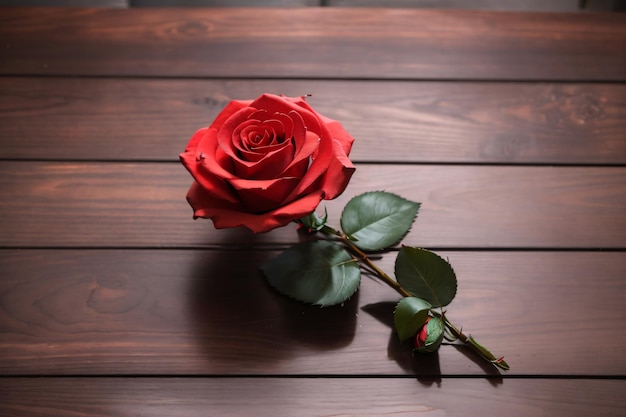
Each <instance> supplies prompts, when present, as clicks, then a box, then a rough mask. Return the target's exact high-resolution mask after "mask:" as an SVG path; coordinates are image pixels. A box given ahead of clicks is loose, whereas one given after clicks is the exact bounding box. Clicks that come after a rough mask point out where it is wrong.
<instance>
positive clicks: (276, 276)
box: [261, 240, 361, 307]
mask: <svg viewBox="0 0 626 417" xmlns="http://www.w3.org/2000/svg"><path fill="white" fill-rule="evenodd" d="M261 271H262V272H263V274H264V275H265V277H266V278H267V281H268V282H269V283H270V285H271V286H272V287H274V288H275V289H276V290H277V291H278V292H280V293H281V294H284V295H287V296H289V297H291V298H295V299H296V300H299V301H304V302H306V303H311V304H315V305H320V306H322V307H324V306H330V305H335V304H340V303H343V302H344V301H346V300H347V299H348V298H350V296H352V294H354V293H355V291H356V290H357V288H358V287H359V283H360V281H361V269H360V268H359V263H358V261H357V260H356V259H354V258H353V257H352V255H350V253H349V252H348V251H346V250H345V249H344V248H343V247H342V246H341V245H339V244H338V243H336V242H331V241H327V240H316V241H308V242H303V243H299V244H297V245H295V246H293V247H291V248H289V249H287V250H286V251H284V252H283V253H281V254H280V255H278V256H277V257H276V258H274V259H272V260H271V261H269V262H267V263H265V264H264V265H262V266H261Z"/></svg>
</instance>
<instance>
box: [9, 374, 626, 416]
mask: <svg viewBox="0 0 626 417" xmlns="http://www.w3.org/2000/svg"><path fill="white" fill-rule="evenodd" d="M8 382H9V381H6V380H0V399H2V400H3V401H2V403H3V410H2V411H3V415H4V416H6V417H22V416H24V415H29V416H37V417H57V416H59V415H71V416H76V417H105V416H106V417H108V416H136V415H140V416H151V417H152V416H164V415H165V416H177V417H179V416H180V417H196V416H199V415H200V416H204V415H219V416H259V417H274V416H276V415H289V416H294V417H310V416H312V415H313V416H336V415H340V416H383V417H385V416H389V417H398V416H400V417H413V416H416V415H422V414H424V415H428V414H431V415H454V416H469V415H472V416H483V415H494V416H505V415H509V416H513V415H514V416H524V417H541V416H545V415H550V416H554V417H570V416H573V415H583V414H582V413H581V412H580V410H581V409H588V410H593V413H594V414H593V415H594V416H597V417H609V416H618V415H621V412H622V411H623V409H622V408H621V407H620V406H619V404H620V403H619V398H620V397H621V396H622V394H623V383H622V381H611V380H549V379H548V380H541V379H540V380H535V379H512V380H507V381H505V382H504V383H502V382H498V381H491V380H482V379H443V380H433V379H422V380H420V381H419V382H418V381H414V380H410V379H402V378H400V379H390V378H373V379H344V378H341V379H327V378H317V379H315V378H313V379H307V378H298V379H297V380H296V381H294V379H292V378H271V379H267V378H236V379H231V378H215V379H198V378H192V379H180V378H175V379H166V380H163V379H154V378H142V379H134V378H106V379H98V380H94V379H93V378H71V379H66V378H63V379H61V380H59V379H54V378H52V379H51V378H43V379H36V380H33V379H15V380H12V381H11V382H13V383H11V384H9V383H8ZM34 391H37V394H38V395H37V401H33V398H32V393H33V392H34ZM76 392H81V393H84V395H80V396H77V395H75V393H76ZM234 393H236V396H235V394H234ZM581 393H584V395H581Z"/></svg>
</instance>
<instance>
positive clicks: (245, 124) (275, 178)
mask: <svg viewBox="0 0 626 417" xmlns="http://www.w3.org/2000/svg"><path fill="white" fill-rule="evenodd" d="M353 141H354V139H353V138H352V136H350V135H349V134H348V133H347V132H346V131H345V130H344V129H343V127H342V126H341V124H340V123H339V122H337V121H335V120H332V119H329V118H328V117H325V116H323V115H321V114H319V113H317V112H316V111H315V110H313V109H312V108H311V107H310V106H309V105H308V104H307V103H306V102H305V100H304V97H295V98H290V97H283V96H276V95H271V94H263V95H262V96H260V97H259V98H257V99H256V100H254V101H251V100H248V101H240V100H233V101H231V102H230V103H229V104H228V105H227V106H226V107H225V108H224V109H223V110H222V112H221V113H220V114H219V115H218V116H217V118H216V119H215V120H214V121H213V123H212V124H211V126H209V127H206V128H202V129H200V130H198V131H197V132H196V133H195V134H194V135H193V137H192V138H191V140H190V141H189V143H188V144H187V147H186V148H185V152H184V153H182V154H181V155H180V159H181V162H182V163H183V165H184V166H185V167H186V168H187V170H189V172H190V173H191V175H192V176H193V178H194V179H195V181H194V182H193V184H192V185H191V188H190V189H189V192H188V193H187V201H188V202H189V204H190V205H191V206H192V208H193V210H194V218H198V217H203V218H210V219H212V220H213V223H214V225H215V227H216V228H218V229H221V228H229V227H238V226H244V227H247V228H249V229H250V230H252V231H253V232H255V233H259V232H267V231H269V230H272V229H274V228H276V227H280V226H284V225H286V224H287V223H289V222H291V221H293V220H296V219H299V218H301V217H304V216H306V215H308V214H310V213H312V212H313V211H314V210H315V208H316V207H317V206H318V204H319V203H320V202H321V201H322V200H332V199H334V198H335V197H337V196H339V195H340V194H341V193H342V192H343V191H344V190H345V188H346V186H347V185H348V181H349V180H350V177H351V176H352V173H353V172H354V170H355V168H354V166H353V165H352V163H351V162H350V160H349V159H348V155H349V154H350V149H351V148H352V143H353Z"/></svg>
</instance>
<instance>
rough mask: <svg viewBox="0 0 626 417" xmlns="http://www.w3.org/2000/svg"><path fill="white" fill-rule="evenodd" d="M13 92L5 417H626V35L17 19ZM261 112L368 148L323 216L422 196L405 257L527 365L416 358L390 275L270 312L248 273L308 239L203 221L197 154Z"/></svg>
mask: <svg viewBox="0 0 626 417" xmlns="http://www.w3.org/2000/svg"><path fill="white" fill-rule="evenodd" d="M0 74H1V77H0V109H1V111H0V159H1V160H0V193H1V194H0V195H1V196H2V208H1V212H0V213H1V216H0V246H1V247H2V248H1V250H0V372H1V374H2V375H1V377H0V384H1V385H0V415H2V416H176V417H182V416H243V415H250V416H352V415H354V416H382V415H390V416H391V415H393V416H415V415H422V413H423V415H428V416H430V415H432V416H444V415H450V416H477V415H481V416H487V415H489V416H503V415H506V416H543V415H549V416H591V415H593V416H621V415H623V412H624V409H625V407H626V399H625V397H624V392H625V389H626V382H625V381H624V376H625V375H626V360H625V359H624V355H625V352H624V346H625V345H626V333H625V331H624V323H625V322H626V310H625V300H626V297H625V294H626V285H625V282H626V256H625V253H624V251H625V250H626V84H625V81H626V19H625V17H624V15H620V14H586V13H582V14H505V13H494V12H468V11H432V10H429V11H418V10H414V11H407V10H370V9H350V10H346V9H328V8H326V9H314V8H308V9H290V10H280V9H247V10H246V9H204V10H200V9H197V10H194V9H142V10H133V9H128V10H113V9H110V10H106V9H100V10H85V9H53V8H51V9H46V8H38V9H2V10H1V11H0ZM263 92H273V93H284V94H286V95H291V96H295V95H302V94H307V93H310V94H312V97H311V98H309V100H308V101H309V103H310V104H311V105H312V106H314V107H315V108H316V109H317V110H318V111H319V112H321V113H323V114H326V115H327V116H329V117H332V118H335V119H337V120H340V121H341V122H342V123H343V125H344V126H345V128H346V129H347V130H348V131H349V132H351V133H352V134H353V136H355V138H356V144H355V146H354V149H353V152H352V155H351V158H352V159H353V161H354V162H355V164H356V166H357V173H356V174H355V176H354V177H353V180H352V182H351V184H350V186H349V187H348V190H347V191H346V192H345V193H344V195H342V196H341V197H340V198H339V199H338V200H336V201H333V202H329V203H327V204H326V206H327V207H328V210H329V214H330V218H331V223H333V222H335V223H334V224H337V223H336V222H337V221H338V215H339V211H340V209H341V208H342V207H343V205H344V203H345V202H346V201H347V200H348V199H349V198H350V197H352V196H354V195H356V194H359V193H361V192H363V191H366V190H374V189H386V190H388V191H392V192H396V193H399V194H401V195H403V196H405V197H407V198H410V199H412V200H415V201H420V202H422V204H423V205H422V210H421V212H420V216H419V218H418V221H417V222H416V224H415V226H414V229H413V231H412V232H411V234H410V235H409V236H408V237H407V239H406V243H407V244H411V245H416V246H423V247H427V248H431V249H433V250H435V251H437V252H438V253H440V254H441V255H442V256H446V257H448V258H449V260H450V262H451V263H452V265H453V266H454V268H455V270H456V272H457V276H458V279H459V291H458V295H457V298H456V299H455V301H454V302H453V303H452V305H451V306H450V308H449V309H448V316H449V317H450V318H451V319H452V320H453V321H455V322H458V323H460V324H462V325H464V329H465V330H467V331H470V332H471V333H472V334H473V335H475V336H476V337H477V338H478V339H479V340H480V341H481V342H483V343H484V344H485V345H487V346H488V347H489V348H491V349H492V350H493V351H494V353H496V354H498V355H504V356H505V358H506V359H507V361H508V362H509V363H510V365H511V367H512V369H511V371H510V372H508V373H504V374H498V373H497V372H495V369H491V368H490V367H489V366H484V364H482V363H481V362H480V361H479V360H477V359H476V357H475V356H473V355H472V354H471V353H469V352H467V350H466V349H463V348H456V347H454V346H443V347H442V348H441V349H440V351H439V353H438V354H435V355H431V356H419V357H412V356H411V349H410V346H409V345H408V344H401V343H400V342H399V341H398V339H397V336H396V335H395V334H394V332H393V330H392V325H391V314H392V310H393V305H394V303H395V302H396V301H397V300H398V296H397V295H396V294H395V293H394V292H392V291H391V290H390V289H387V288H386V287H383V286H381V285H379V284H377V283H376V282H374V281H372V280H367V279H365V280H364V282H363V284H362V286H361V289H360V290H359V292H358V293H357V295H356V296H354V297H353V298H352V299H351V300H350V301H349V302H347V303H346V304H345V305H344V306H343V307H333V308H327V309H319V308H317V307H309V306H304V305H301V304H299V303H296V302H292V301H291V300H288V299H286V298H284V297H282V296H280V295H277V294H276V293H275V292H273V291H272V290H271V289H270V288H269V287H268V285H267V284H266V283H265V281H264V280H263V279H262V277H261V276H260V274H259V272H258V269H257V268H258V266H259V265H260V264H261V263H262V262H264V261H266V260H268V259H270V258H271V257H273V256H274V255H276V254H277V253H278V251H279V250H281V249H283V248H285V247H287V246H289V245H290V244H291V243H294V242H295V241H296V240H297V235H296V233H295V228H294V227H285V228H283V229H280V230H275V231H273V232H270V233H268V234H263V235H258V236H252V235H250V234H248V233H246V232H244V231H239V230H221V231H216V230H214V229H213V228H212V226H211V225H210V222H208V221H202V220H198V221H193V220H192V218H191V214H192V213H191V209H190V207H189V206H188V204H187V203H186V201H185V194H186V192H187V188H188V186H189V185H190V184H191V177H190V176H189V175H188V173H187V172H186V171H185V169H184V168H183V167H182V166H181V165H180V164H179V162H178V154H179V153H180V152H182V150H183V149H184V147H185V145H186V143H187V140H188V139H189V138H190V136H191V135H192V133H193V132H194V131H195V130H196V129H198V128H200V127H202V126H206V125H208V124H209V123H210V122H211V121H212V120H213V118H214V117H215V115H216V114H217V113H218V112H219V111H220V110H221V109H222V108H223V106H224V105H225V104H226V103H227V102H228V101H229V100H231V99H251V98H255V97H256V96H258V95H259V94H261V93H263ZM380 262H381V265H382V266H383V268H385V269H386V270H387V271H390V272H391V270H392V263H393V254H388V255H385V256H383V258H382V260H381V261H380Z"/></svg>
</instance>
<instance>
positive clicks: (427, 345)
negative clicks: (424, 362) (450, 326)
mask: <svg viewBox="0 0 626 417" xmlns="http://www.w3.org/2000/svg"><path fill="white" fill-rule="evenodd" d="M443 335H444V325H443V321H441V320H440V319H432V320H431V317H427V318H426V321H425V322H424V324H423V325H422V327H421V328H420V329H419V330H418V331H417V335H415V343H414V345H415V349H417V351H418V352H434V351H436V350H437V349H439V345H441V342H442V341H443Z"/></svg>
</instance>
